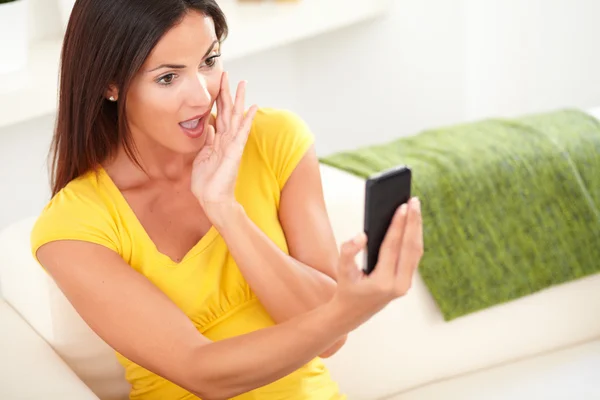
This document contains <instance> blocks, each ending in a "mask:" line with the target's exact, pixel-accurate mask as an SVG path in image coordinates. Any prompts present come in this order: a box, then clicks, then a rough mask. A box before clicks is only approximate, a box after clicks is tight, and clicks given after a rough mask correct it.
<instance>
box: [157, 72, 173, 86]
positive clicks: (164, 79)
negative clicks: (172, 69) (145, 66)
mask: <svg viewBox="0 0 600 400" xmlns="http://www.w3.org/2000/svg"><path fill="white" fill-rule="evenodd" d="M174 80H175V74H167V75H163V76H161V77H160V78H159V79H158V81H157V82H158V83H159V84H161V85H164V86H168V85H170V84H171V83H173V81H174Z"/></svg>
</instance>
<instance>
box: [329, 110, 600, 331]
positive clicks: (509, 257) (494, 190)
mask: <svg viewBox="0 0 600 400" xmlns="http://www.w3.org/2000/svg"><path fill="white" fill-rule="evenodd" d="M321 162H322V163H324V164H328V165H331V166H334V167H337V168H340V169H342V170H345V171H349V172H351V173H353V174H356V175H359V176H361V177H367V176H368V175H370V174H373V173H376V172H378V171H381V170H383V169H386V168H389V167H392V166H395V165H398V164H407V165H409V166H410V167H412V169H413V181H414V185H413V193H414V195H417V196H419V198H420V199H421V201H422V210H423V222H424V236H425V238H424V240H425V255H424V257H423V259H422V263H421V265H420V267H419V271H420V274H421V276H422V277H423V279H424V281H425V283H426V285H427V287H428V288H429V290H430V291H431V294H432V295H433V297H434V299H435V301H436V302H437V304H438V306H439V308H440V310H441V312H442V314H443V315H444V318H445V319H446V320H452V319H454V318H457V317H460V316H463V315H465V314H469V313H472V312H475V311H478V310H482V309H485V308H487V307H490V306H494V305H498V304H501V303H504V302H507V301H510V300H514V299H517V298H519V297H522V296H525V295H529V294H532V293H534V292H537V291H539V290H542V289H545V288H548V287H550V286H553V285H558V284H561V283H564V282H567V281H571V280H574V279H577V278H581V277H584V276H586V275H590V274H594V273H597V272H599V271H600V211H599V208H600V123H599V122H598V121H597V120H596V119H594V118H592V117H591V116H589V115H587V114H585V113H583V112H580V111H577V110H559V111H556V112H551V113H546V114H538V115H528V116H524V117H521V118H515V119H489V120H484V121H479V122H475V123H468V124H463V125H459V126H453V127H448V128H442V129H435V130H429V131H425V132H422V133H420V134H418V135H416V136H412V137H406V138H401V139H398V140H395V141H393V142H390V143H383V144H380V145H374V146H370V147H367V148H362V149H358V150H354V151H345V152H341V153H337V154H333V155H330V156H327V157H324V158H321Z"/></svg>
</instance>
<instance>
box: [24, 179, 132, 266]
mask: <svg viewBox="0 0 600 400" xmlns="http://www.w3.org/2000/svg"><path fill="white" fill-rule="evenodd" d="M117 231H118V230H117V229H116V224H115V222H114V218H113V217H112V215H111V213H110V212H109V210H108V209H107V208H106V207H105V205H104V204H103V203H102V202H101V200H100V197H99V196H98V195H97V194H94V193H91V192H90V191H88V190H85V188H83V189H81V188H80V189H79V190H78V189H77V188H65V189H63V190H62V191H61V192H59V193H58V194H56V196H54V198H53V199H52V200H51V201H50V202H49V203H48V205H46V207H45V208H44V210H43V211H42V213H41V214H40V216H39V217H38V219H37V221H36V222H35V224H34V226H33V229H32V231H31V236H30V240H31V251H32V254H33V257H34V258H35V259H36V260H37V251H38V249H39V248H40V247H42V246H43V245H44V244H46V243H50V242H53V241H57V240H80V241H86V242H90V243H95V244H99V245H102V246H105V247H107V248H109V249H111V250H114V251H115V252H119V250H120V249H119V248H120V246H119V240H118V234H117Z"/></svg>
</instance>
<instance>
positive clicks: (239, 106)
mask: <svg viewBox="0 0 600 400" xmlns="http://www.w3.org/2000/svg"><path fill="white" fill-rule="evenodd" d="M246 83H247V82H246V81H241V82H240V83H239V84H238V87H237V91H236V93H235V104H234V105H233V112H232V114H231V126H230V128H231V131H232V132H233V133H234V134H237V133H238V132H239V129H240V126H241V124H242V121H243V119H244V108H245V102H246Z"/></svg>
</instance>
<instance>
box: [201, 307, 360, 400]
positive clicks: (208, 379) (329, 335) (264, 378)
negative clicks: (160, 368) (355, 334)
mask: <svg viewBox="0 0 600 400" xmlns="http://www.w3.org/2000/svg"><path fill="white" fill-rule="evenodd" d="M341 312H342V311H341V310H340V309H339V308H336V307H335V306H333V305H332V303H327V304H326V305H324V306H321V307H317V308H316V309H314V310H312V311H310V312H308V313H305V314H303V315H301V316H298V317H296V318H294V319H292V320H288V321H287V322H285V323H283V324H279V325H274V326H273V327H269V328H266V329H261V330H258V331H255V332H252V333H249V334H246V335H242V336H237V337H234V338H231V339H226V340H223V341H218V342H214V343H211V344H208V345H203V346H200V347H198V349H197V351H195V352H194V354H193V355H192V356H193V358H192V364H193V365H194V368H192V372H193V373H192V374H191V375H190V377H189V379H190V382H194V383H193V385H194V387H195V388H197V390H194V392H195V393H196V394H197V395H199V396H200V397H201V398H206V399H229V398H232V397H234V396H236V395H239V394H241V393H245V392H248V391H250V390H253V389H255V388H258V387H261V386H264V385H266V384H268V383H271V382H274V381H276V380H278V379H280V378H282V377H284V376H286V375H288V374H290V373H292V372H293V371H295V370H297V369H298V368H300V367H301V366H303V365H305V364H306V363H308V362H309V361H310V360H311V359H313V358H314V357H316V356H317V355H318V354H320V353H321V352H323V351H325V350H326V349H327V348H330V347H331V346H332V345H333V344H334V343H335V342H336V341H337V339H338V338H339V337H340V336H342V335H344V334H345V333H347V332H348V331H350V330H352V329H354V328H355V326H353V325H351V324H349V323H348V322H347V321H349V320H350V318H344V316H343V315H342V314H341Z"/></svg>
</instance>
